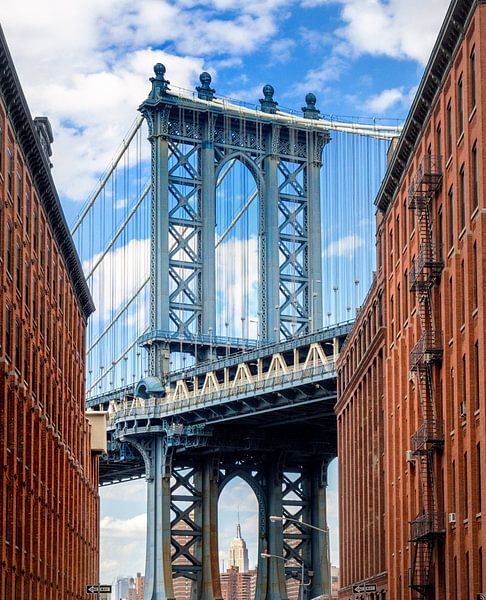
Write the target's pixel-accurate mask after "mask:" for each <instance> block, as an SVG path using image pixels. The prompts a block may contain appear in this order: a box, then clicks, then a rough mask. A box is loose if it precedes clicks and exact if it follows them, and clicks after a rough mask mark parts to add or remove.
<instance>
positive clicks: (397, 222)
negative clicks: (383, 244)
mask: <svg viewBox="0 0 486 600" xmlns="http://www.w3.org/2000/svg"><path fill="white" fill-rule="evenodd" d="M395 229H396V236H395V243H396V255H397V260H398V259H399V258H400V217H399V216H397V218H396V227H395Z"/></svg>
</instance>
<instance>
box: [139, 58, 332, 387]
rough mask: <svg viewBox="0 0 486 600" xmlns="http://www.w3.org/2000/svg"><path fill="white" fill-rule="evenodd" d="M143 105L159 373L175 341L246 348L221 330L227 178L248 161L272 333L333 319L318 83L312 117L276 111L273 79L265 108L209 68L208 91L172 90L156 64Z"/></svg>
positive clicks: (221, 349)
mask: <svg viewBox="0 0 486 600" xmlns="http://www.w3.org/2000/svg"><path fill="white" fill-rule="evenodd" d="M154 71H155V77H153V78H151V82H152V90H151V92H150V94H149V97H148V98H147V99H146V100H145V102H143V104H142V105H141V107H140V111H141V112H142V114H143V116H144V117H145V119H146V121H147V123H148V127H149V138H150V141H151V146H152V214H151V219H152V222H151V293H150V297H151V305H150V311H151V313H150V331H149V332H148V333H147V334H146V335H145V337H144V341H145V343H146V344H147V347H148V350H149V355H150V368H149V372H150V375H151V376H157V377H160V376H164V375H166V374H167V373H168V371H169V356H170V354H171V353H172V352H179V351H180V350H181V348H182V350H183V351H184V352H188V353H190V354H196V361H197V359H198V358H203V359H207V358H209V357H210V355H211V354H212V357H213V358H215V357H218V356H224V355H227V354H228V352H233V351H235V350H241V349H242V348H243V347H246V343H247V342H246V341H245V340H234V339H232V340H230V339H228V338H222V337H216V336H215V335H214V334H215V333H216V319H217V315H216V289H215V272H216V254H215V247H216V238H215V232H216V189H217V181H218V177H219V175H220V174H221V172H222V170H223V169H224V168H228V167H231V165H234V164H235V162H236V161H241V162H242V163H243V164H244V165H245V166H246V167H247V168H248V169H249V170H250V172H251V173H252V175H253V177H254V178H255V182H256V186H257V193H258V197H259V199H260V211H259V212H260V214H259V224H258V229H259V231H258V236H259V240H258V241H259V246H260V264H259V265H255V268H256V269H258V270H259V273H260V277H261V279H260V285H259V290H258V313H259V321H260V322H259V330H260V331H259V334H260V337H261V340H262V341H265V342H272V341H278V340H279V339H281V338H283V339H285V338H289V337H291V336H292V335H297V336H298V335H302V334H305V333H308V332H310V331H312V330H314V329H316V328H318V327H321V326H322V290H321V285H320V283H321V279H322V276H321V269H322V258H321V210H320V167H321V158H322V150H323V147H324V145H325V144H326V143H327V142H328V141H329V134H328V131H327V130H326V129H325V127H323V126H319V125H318V121H317V120H316V119H317V118H318V116H319V111H318V110H317V109H316V107H315V103H316V99H315V96H314V95H313V94H308V95H307V97H306V102H307V106H306V107H305V108H304V109H303V111H304V115H305V117H304V118H296V117H293V116H291V115H288V114H285V113H280V112H278V111H277V102H276V101H275V100H274V98H273V94H274V90H273V88H272V86H270V85H266V86H264V88H263V94H264V98H263V99H261V100H260V104H261V107H260V110H251V109H247V108H244V107H242V106H238V105H235V104H231V103H228V102H225V101H220V100H218V99H216V98H215V97H214V90H213V89H212V88H211V87H210V83H211V77H210V75H209V74H208V73H202V75H201V77H200V79H201V85H200V86H198V88H197V96H196V97H193V96H191V95H185V94H182V93H181V92H176V93H174V92H172V91H171V90H170V87H169V82H168V81H167V80H166V79H165V67H164V66H163V65H161V64H157V65H155V68H154Z"/></svg>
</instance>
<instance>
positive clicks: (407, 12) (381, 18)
mask: <svg viewBox="0 0 486 600" xmlns="http://www.w3.org/2000/svg"><path fill="white" fill-rule="evenodd" d="M340 3H341V4H342V5H343V8H342V15H341V16H342V19H343V20H344V21H345V23H346V24H345V25H344V27H342V28H341V29H340V30H339V32H338V33H339V35H341V37H342V38H343V39H344V40H345V41H346V42H347V43H348V44H349V46H350V49H351V50H352V51H353V52H355V53H357V54H376V55H384V56H391V57H393V58H408V59H412V60H416V61H417V62H419V63H420V64H422V65H423V64H425V62H426V61H427V59H428V57H429V54H430V51H431V49H432V46H433V44H434V41H435V39H436V36H437V33H438V31H439V27H440V24H441V22H442V20H443V18H444V15H445V12H446V9H447V7H448V5H449V0H428V1H427V2H423V0H389V1H388V2H385V1H384V0H365V1H363V0H340Z"/></svg>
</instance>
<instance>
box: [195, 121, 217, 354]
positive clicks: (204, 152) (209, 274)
mask: <svg viewBox="0 0 486 600" xmlns="http://www.w3.org/2000/svg"><path fill="white" fill-rule="evenodd" d="M212 119H213V117H212V116H208V119H207V121H206V122H205V124H204V141H203V143H202V146H201V172H202V184H201V219H202V233H201V236H202V240H201V254H202V267H201V271H202V275H201V277H202V282H201V285H202V295H201V298H200V301H201V304H202V317H201V322H200V323H198V324H197V333H198V334H203V335H210V334H211V332H214V334H216V285H215V277H214V274H215V272H216V251H215V231H216V182H215V172H214V144H213V139H212V130H213V121H212ZM197 358H198V357H197V356H196V361H197ZM206 358H213V357H210V356H209V355H208V356H206Z"/></svg>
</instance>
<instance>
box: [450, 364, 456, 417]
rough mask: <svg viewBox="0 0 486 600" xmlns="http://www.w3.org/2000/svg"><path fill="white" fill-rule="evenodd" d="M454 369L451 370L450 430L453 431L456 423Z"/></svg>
mask: <svg viewBox="0 0 486 600" xmlns="http://www.w3.org/2000/svg"><path fill="white" fill-rule="evenodd" d="M454 383H455V382H454V369H451V429H454V426H455V421H456V392H455V390H454Z"/></svg>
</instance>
